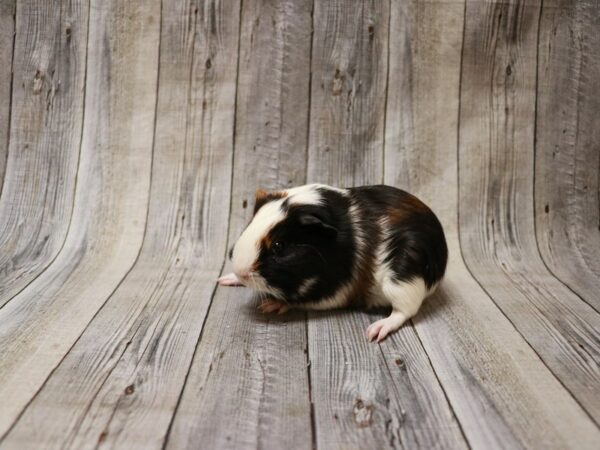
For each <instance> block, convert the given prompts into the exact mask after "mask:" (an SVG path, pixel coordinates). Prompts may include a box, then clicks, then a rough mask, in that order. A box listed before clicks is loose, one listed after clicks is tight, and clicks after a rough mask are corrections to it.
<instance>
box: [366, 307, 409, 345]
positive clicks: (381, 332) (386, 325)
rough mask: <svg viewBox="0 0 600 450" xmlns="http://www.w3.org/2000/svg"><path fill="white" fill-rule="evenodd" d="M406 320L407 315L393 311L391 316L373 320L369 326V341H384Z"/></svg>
mask: <svg viewBox="0 0 600 450" xmlns="http://www.w3.org/2000/svg"><path fill="white" fill-rule="evenodd" d="M405 321H406V317H405V316H404V315H403V314H401V313H398V312H393V313H392V314H391V315H390V316H389V317H386V318H385V319H380V320H378V321H377V322H373V323H372V324H371V325H369V327H368V328H367V338H368V339H369V342H373V340H374V339H377V342H381V341H383V340H384V339H385V338H386V337H387V336H388V335H390V334H391V333H393V332H394V331H396V330H398V329H399V328H400V327H401V326H402V324H403V323H404V322H405Z"/></svg>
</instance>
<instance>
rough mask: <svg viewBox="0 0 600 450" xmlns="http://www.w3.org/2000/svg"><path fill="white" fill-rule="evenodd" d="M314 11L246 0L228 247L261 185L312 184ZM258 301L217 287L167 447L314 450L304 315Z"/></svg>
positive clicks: (302, 3) (245, 292)
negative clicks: (270, 311) (277, 312)
mask: <svg viewBox="0 0 600 450" xmlns="http://www.w3.org/2000/svg"><path fill="white" fill-rule="evenodd" d="M228 10H229V8H228ZM310 13H311V2H310V1H298V2H274V1H268V2H262V1H244V2H243V10H242V14H241V24H242V26H241V31H240V33H241V35H240V60H239V75H238V77H239V78H238V91H237V107H236V130H235V160H234V171H233V174H232V184H233V195H232V203H231V214H230V233H229V245H232V244H233V243H234V242H235V240H236V239H237V237H238V236H239V234H240V233H241V231H242V230H243V228H244V227H245V225H246V224H247V222H248V221H249V219H250V217H251V213H252V209H253V208H252V207H253V203H254V191H255V189H256V188H257V187H258V186H262V187H263V188H265V189H277V188H283V187H288V186H290V185H297V184H302V182H303V181H304V175H305V164H306V159H305V148H306V139H307V129H306V126H307V122H308V119H307V117H308V100H307V99H308V86H309V70H310V65H309V61H310V39H309V38H310ZM228 14H229V12H228ZM225 271H231V268H230V267H228V266H226V267H225ZM256 306H257V303H256V301H254V300H253V299H252V293H251V292H250V291H249V290H247V289H245V288H218V289H217V292H216V294H215V297H214V299H213V302H212V305H211V308H210V312H209V314H208V317H207V319H206V324H205V327H204V329H203V331H202V339H201V340H200V343H199V345H198V348H197V351H196V354H195V358H194V361H193V364H192V368H191V370H190V373H189V376H188V379H187V383H186V386H185V389H184V392H183V396H182V399H181V403H180V405H179V408H178V409H177V413H176V415H175V419H174V422H173V426H172V430H171V434H170V437H169V440H168V442H167V448H173V449H179V448H197V447H198V443H199V442H202V446H205V447H206V448H232V449H240V448H267V449H268V448H273V449H281V448H311V433H312V431H311V417H310V398H309V392H308V391H309V385H308V368H307V359H306V353H305V352H306V348H307V342H306V322H305V316H304V314H302V313H294V314H288V315H286V316H283V317H279V316H276V317H272V316H263V315H260V314H259V313H258V312H257V311H256ZM199 417H202V419H201V420H198V418H199Z"/></svg>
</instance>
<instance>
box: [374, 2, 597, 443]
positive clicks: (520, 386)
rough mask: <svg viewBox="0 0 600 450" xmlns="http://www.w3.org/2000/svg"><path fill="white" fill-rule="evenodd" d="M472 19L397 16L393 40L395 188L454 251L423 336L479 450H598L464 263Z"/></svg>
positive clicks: (428, 309) (420, 326) (388, 141)
mask: <svg viewBox="0 0 600 450" xmlns="http://www.w3.org/2000/svg"><path fill="white" fill-rule="evenodd" d="M467 17H469V16H468V15H467ZM463 20H464V5H463V4H458V3H454V2H447V3H444V4H439V3H434V4H431V3H421V2H406V3H403V4H402V5H393V7H392V16H391V27H390V35H395V36H398V41H399V45H398V46H397V47H394V46H392V47H390V77H389V85H390V86H397V89H395V90H391V89H389V90H388V99H387V114H386V119H387V122H386V138H385V151H386V153H385V173H386V183H389V184H394V185H397V186H400V187H402V188H405V189H409V190H411V191H412V192H414V193H415V194H417V195H418V196H419V197H421V198H422V199H423V200H425V201H426V202H427V203H428V204H429V205H430V206H431V207H432V208H433V209H434V211H435V212H436V213H437V215H438V217H439V218H440V220H441V222H442V223H443V224H444V228H445V232H446V237H447V240H448V244H449V248H450V262H449V266H448V270H447V274H446V278H445V281H444V282H443V284H442V286H441V288H440V290H439V291H438V292H437V293H436V294H435V295H434V296H433V297H431V298H430V299H428V300H427V301H426V302H425V304H424V305H423V308H422V310H421V311H420V312H419V314H417V316H416V317H415V319H414V327H415V330H416V332H417V334H418V336H419V339H420V340H421V342H422V343H423V346H424V347H425V349H426V351H427V354H428V357H429V359H430V360H431V364H432V366H433V368H434V369H435V372H436V376H437V378H438V379H439V381H440V382H441V384H442V386H443V389H444V392H445V394H446V396H447V398H448V400H449V403H450V405H451V407H452V409H453V411H454V413H455V414H456V417H457V419H458V421H459V422H460V426H461V428H462V430H463V432H464V435H465V436H466V438H467V440H468V442H469V445H470V446H471V447H472V448H485V449H488V448H521V447H526V448H540V447H543V448H546V447H549V448H568V447H571V448H579V447H585V446H589V447H590V448H591V447H593V445H594V441H595V440H596V439H598V434H597V433H598V432H597V429H596V428H595V427H594V425H593V423H592V422H591V421H590V420H589V418H588V417H587V416H586V414H585V412H584V411H583V410H582V409H581V408H580V407H579V406H578V405H577V403H576V402H575V401H573V399H572V398H571V397H570V396H569V395H568V394H567V393H566V392H565V391H564V389H562V388H561V387H560V384H559V383H558V382H557V381H556V379H555V378H554V377H553V375H552V374H551V373H550V372H549V371H548V370H547V369H546V367H545V366H544V364H543V363H542V362H541V361H540V359H539V358H538V357H537V355H536V354H535V353H534V352H533V351H532V350H531V348H529V346H528V344H527V342H526V341H524V340H523V339H522V338H521V336H520V335H519V334H518V333H517V332H516V331H515V330H514V328H513V327H512V325H511V323H510V322H509V321H508V320H506V318H505V317H504V316H503V314H502V313H501V311H499V310H498V309H497V308H496V307H495V305H494V304H493V302H492V300H491V299H490V298H489V297H488V296H487V295H486V294H485V293H484V292H483V290H482V289H481V288H480V287H479V286H478V285H477V283H476V281H475V280H474V279H473V277H472V276H471V275H470V273H469V272H468V271H467V269H466V267H465V265H464V263H463V261H462V257H461V251H460V247H459V242H458V228H457V203H458V192H457V185H458V183H457V181H458V180H457V169H458V167H457V159H456V152H457V149H456V142H457V135H456V133H457V122H458V112H459V101H458V99H459V95H458V94H459V83H460V64H461V48H462V37H463V35H462V32H463ZM465 44H466V43H465ZM432 124H435V126H434V127H432ZM490 324H494V325H493V326H490ZM382 349H383V351H384V353H385V352H386V351H387V350H388V347H387V346H385V345H384V346H382ZM444 422H445V423H448V421H444V420H443V416H442V419H440V423H444ZM573 427H580V428H579V431H578V432H576V433H575V432H573ZM430 429H435V427H432V428H430ZM580 437H583V439H581V440H580Z"/></svg>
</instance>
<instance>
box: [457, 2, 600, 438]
mask: <svg viewBox="0 0 600 450" xmlns="http://www.w3.org/2000/svg"><path fill="white" fill-rule="evenodd" d="M467 1H468V0H465V14H464V27H463V43H462V49H461V57H460V60H461V61H460V75H459V80H460V81H459V87H458V95H459V101H458V113H459V115H458V120H457V123H456V127H457V134H456V140H457V146H456V154H457V156H456V158H457V160H456V161H457V175H458V176H457V183H458V191H457V195H458V199H457V200H458V201H457V209H456V210H457V215H458V223H457V238H458V243H459V250H460V257H461V260H462V262H463V264H464V266H465V268H466V270H467V271H468V272H469V274H470V275H471V278H473V280H475V282H476V283H477V284H478V285H479V287H481V289H482V290H483V292H485V294H486V295H487V296H488V297H489V299H490V300H491V301H492V303H493V304H494V305H495V306H496V308H497V309H498V310H499V311H500V313H501V314H502V315H503V316H504V317H505V318H506V320H508V322H509V323H510V324H511V325H512V327H513V329H514V330H515V331H516V333H518V335H519V336H520V337H521V339H523V341H524V342H525V343H526V344H527V346H528V347H529V348H530V349H531V350H532V351H533V352H534V353H535V355H536V356H537V358H538V359H539V361H540V362H541V363H542V364H543V365H544V367H546V369H547V370H548V372H549V373H550V375H551V376H552V377H554V379H555V380H556V381H557V382H558V383H559V384H560V385H561V386H562V387H563V388H564V390H565V391H566V392H567V393H568V395H569V396H570V397H571V398H572V399H573V400H574V401H575V403H577V405H579V407H580V408H581V410H582V411H583V412H584V413H585V414H586V415H587V416H588V417H589V418H590V420H591V421H592V422H593V423H594V424H596V426H600V424H599V423H598V422H596V420H594V418H593V417H592V416H591V415H590V413H589V412H588V411H587V410H586V409H585V408H584V407H583V405H582V404H581V403H580V402H579V400H578V399H577V398H576V397H575V396H574V395H573V394H572V393H571V391H570V390H569V389H567V387H566V386H565V385H564V383H563V382H562V380H561V379H560V378H558V377H557V376H556V374H555V373H554V372H553V371H552V370H551V369H550V367H549V366H548V364H546V361H544V359H543V358H542V357H541V355H540V354H539V353H538V352H537V350H536V349H535V348H534V347H533V346H532V345H531V344H530V343H529V341H528V340H527V339H526V338H525V336H523V334H522V333H521V331H520V330H519V329H518V328H517V327H516V326H515V324H514V323H513V321H512V320H511V319H510V317H509V316H508V315H507V314H506V313H505V312H504V310H503V309H502V308H500V306H499V305H498V303H497V302H496V301H495V300H494V297H492V295H491V294H490V293H489V291H488V290H487V289H486V288H485V286H484V285H483V284H482V283H481V282H480V280H479V279H478V278H477V277H475V275H474V274H473V271H472V270H471V268H470V267H469V265H468V264H467V261H466V260H465V258H464V255H463V251H462V248H463V246H462V243H461V237H460V236H461V233H460V227H461V225H460V224H461V221H460V125H461V115H460V112H461V106H462V72H463V70H462V68H463V59H464V58H463V57H464V42H465V40H464V36H465V30H466V20H467V15H466V10H467ZM542 6H543V0H542V3H541V4H540V8H539V9H540V12H539V16H538V25H539V23H540V21H541V15H542ZM539 37H540V29H539V26H538V30H537V41H538V43H539ZM538 61H539V46H538V47H536V89H535V97H536V99H535V100H536V102H535V106H534V111H535V114H534V132H535V124H537V92H538V91H537V76H538V70H539V66H538ZM535 139H536V138H535V135H534V146H533V148H534V152H535ZM534 164H535V162H534ZM534 167H535V166H534ZM533 181H534V187H533V189H534V193H535V170H534V180H533ZM533 202H534V208H535V198H534V199H533ZM534 214H535V210H534ZM534 222H535V221H534ZM536 245H537V238H536ZM540 259H542V258H541V256H540ZM544 265H545V263H544ZM550 273H551V275H553V276H554V274H553V273H552V272H550ZM555 278H556V277H555ZM558 281H559V282H561V283H562V281H561V280H558ZM562 284H564V283H562ZM586 304H587V302H586Z"/></svg>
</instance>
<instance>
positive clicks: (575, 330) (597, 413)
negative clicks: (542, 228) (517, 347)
mask: <svg viewBox="0 0 600 450" xmlns="http://www.w3.org/2000/svg"><path fill="white" fill-rule="evenodd" d="M539 14H540V9H539V5H538V4H536V3H535V2H531V3H530V4H522V3H519V2H517V3H514V4H510V5H507V4H496V3H489V4H488V3H486V4H483V3H480V2H470V1H469V2H467V11H466V17H467V19H466V23H465V42H464V53H463V55H464V56H463V62H462V84H461V115H460V142H459V165H460V168H459V170H460V191H459V195H460V236H461V243H462V245H463V251H464V254H465V259H466V263H467V266H468V267H469V269H470V270H471V271H472V273H473V274H474V275H475V278H477V280H478V281H479V282H480V283H481V284H482V285H483V287H484V289H485V290H486V291H487V292H488V293H489V294H490V295H491V297H492V298H493V299H494V301H495V302H496V303H497V304H498V306H499V307H500V308H501V309H502V311H503V312H504V313H505V314H506V316H507V317H508V318H509V320H510V321H511V322H512V323H513V324H514V326H515V327H516V328H517V330H518V331H519V332H520V333H521V334H522V335H523V337H524V338H525V339H526V340H527V342H528V343H529V344H530V345H531V346H532V347H533V348H534V350H535V351H536V352H537V353H538V354H539V355H540V357H541V358H542V360H543V361H544V362H545V363H546V364H547V365H548V367H549V368H550V369H551V370H552V372H553V373H554V374H555V375H556V376H557V377H558V378H559V379H560V380H561V382H562V383H563V384H564V385H565V386H566V387H567V388H568V389H569V391H570V392H571V393H572V394H573V396H574V397H575V398H576V399H577V400H578V401H579V402H580V403H581V404H582V405H583V406H584V407H585V409H586V410H587V411H588V412H589V414H590V415H591V416H592V417H593V418H594V419H595V421H596V422H597V423H598V422H599V421H600V314H598V312H596V311H594V310H593V309H592V308H591V307H590V306H589V305H588V304H586V303H585V302H583V301H582V300H581V299H580V298H579V297H578V296H576V295H574V294H573V293H572V292H571V291H570V290H569V289H568V288H567V287H565V286H564V285H563V284H562V283H561V282H560V281H559V280H557V279H556V278H555V277H554V276H553V275H552V274H551V273H550V272H549V271H548V270H547V269H546V267H545V266H544V264H543V262H542V260H541V258H540V255H539V253H538V249H537V244H536V241H535V234H534V210H533V173H534V151H533V144H534V134H533V131H534V130H533V128H534V127H533V123H534V114H535V83H536V70H535V67H536V64H535V62H536V57H537V31H538V27H537V24H538V20H539ZM482 30H486V31H485V36H486V38H485V39H482V37H481V36H482Z"/></svg>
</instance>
